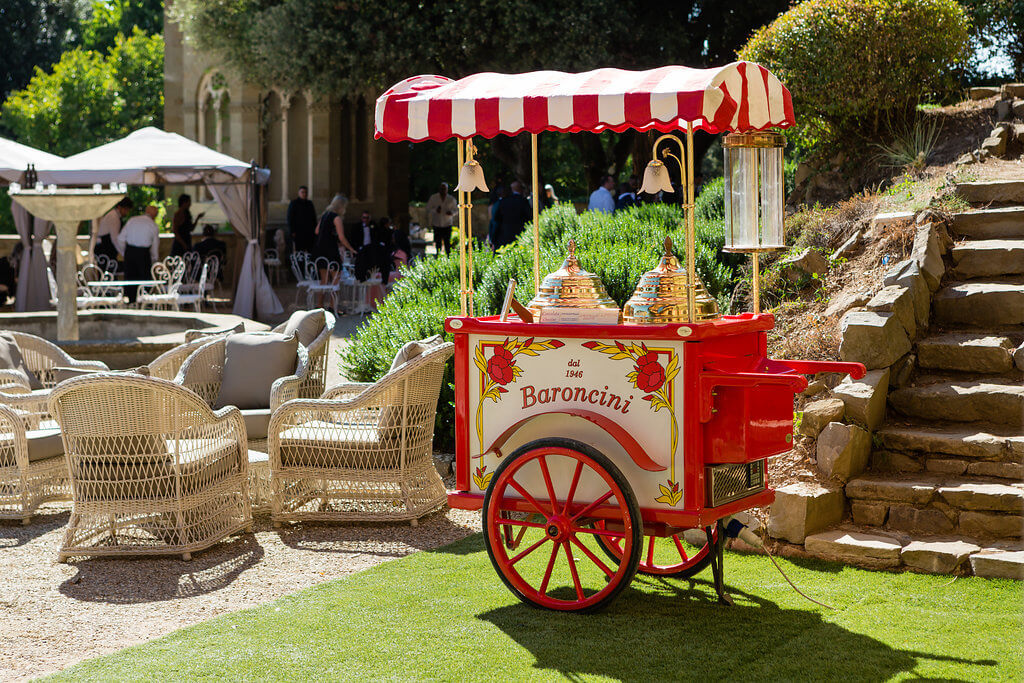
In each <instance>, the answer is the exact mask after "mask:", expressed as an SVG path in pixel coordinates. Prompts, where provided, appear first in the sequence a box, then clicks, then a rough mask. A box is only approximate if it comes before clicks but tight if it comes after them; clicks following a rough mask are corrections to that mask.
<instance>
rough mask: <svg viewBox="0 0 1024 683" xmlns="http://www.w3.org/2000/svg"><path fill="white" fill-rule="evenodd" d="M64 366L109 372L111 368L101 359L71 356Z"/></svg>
mask: <svg viewBox="0 0 1024 683" xmlns="http://www.w3.org/2000/svg"><path fill="white" fill-rule="evenodd" d="M62 367H65V368H76V369H78V370H99V371H101V372H108V371H109V370H110V368H109V367H108V366H107V364H106V363H104V362H103V361H101V360H75V359H74V358H70V359H69V360H68V361H67V362H66V363H65V364H64V365H63V366H62Z"/></svg>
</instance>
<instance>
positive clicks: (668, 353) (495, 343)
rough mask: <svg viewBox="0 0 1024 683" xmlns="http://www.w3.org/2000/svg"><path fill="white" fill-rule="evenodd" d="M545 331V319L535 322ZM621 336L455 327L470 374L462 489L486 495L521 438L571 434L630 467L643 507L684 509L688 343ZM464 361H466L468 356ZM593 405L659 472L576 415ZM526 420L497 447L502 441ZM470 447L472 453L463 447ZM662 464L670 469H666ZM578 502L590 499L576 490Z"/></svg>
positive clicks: (463, 392)
mask: <svg viewBox="0 0 1024 683" xmlns="http://www.w3.org/2000/svg"><path fill="white" fill-rule="evenodd" d="M533 329H534V331H535V332H537V333H542V332H544V331H545V330H544V328H543V327H539V326H538V327H535V328H533ZM627 334H628V336H625V335H624V336H623V338H620V339H614V340H607V339H601V340H598V339H592V338H588V337H569V336H565V335H563V336H561V337H560V338H552V337H547V336H543V335H542V334H537V336H535V337H525V338H524V337H522V336H498V335H488V334H469V335H461V334H457V335H456V336H457V337H466V338H468V344H467V345H466V348H465V350H464V351H463V353H464V355H465V356H466V357H467V358H468V363H466V364H465V367H466V368H467V369H466V373H467V375H468V377H467V380H466V381H465V382H460V383H457V385H456V392H457V395H459V396H461V397H462V403H461V405H464V406H465V410H459V411H458V413H457V420H458V421H459V422H460V425H461V426H460V428H459V430H457V432H458V434H460V435H461V434H463V433H466V432H468V437H466V438H468V444H466V441H465V440H464V439H463V438H462V437H460V438H459V446H460V447H461V449H462V450H460V451H459V453H458V456H459V464H458V469H459V471H460V472H466V474H467V475H468V486H466V487H465V488H463V486H462V482H461V480H460V482H459V483H460V486H459V488H460V490H463V491H467V492H470V493H482V492H483V491H485V490H486V488H487V486H488V484H489V483H490V480H491V478H492V477H493V473H494V470H495V469H496V467H497V466H498V464H500V462H501V458H503V457H506V456H507V455H508V454H509V453H511V452H513V451H514V450H515V448H517V447H518V446H520V445H522V444H524V443H528V442H529V441H532V440H535V439H539V438H545V437H558V436H563V437H569V438H575V439H578V440H581V441H583V442H585V443H589V444H591V445H593V446H594V447H595V448H597V449H598V450H600V451H602V452H603V453H605V455H608V456H609V457H610V458H612V460H613V461H614V462H615V463H616V465H618V466H619V467H620V469H622V470H623V474H625V475H626V477H627V479H628V480H629V482H630V484H631V486H632V487H633V489H634V492H635V493H636V495H637V498H638V500H639V502H640V504H641V506H642V507H665V508H668V509H678V510H681V509H683V508H684V507H687V508H689V507H691V501H690V500H688V499H686V498H685V496H684V487H683V482H682V477H683V457H682V454H683V442H684V439H685V434H684V429H683V425H684V423H683V411H684V399H685V397H684V395H683V394H684V393H685V392H684V386H685V382H684V381H683V372H682V369H683V366H684V348H685V346H686V344H685V343H684V342H683V341H682V340H679V341H675V340H672V341H669V340H648V341H645V340H643V339H642V338H640V337H641V335H638V334H636V333H635V332H633V331H632V330H630V331H629V332H628V333H627ZM460 366H462V363H460ZM582 411H586V412H592V413H598V414H600V415H601V416H603V417H605V418H607V419H608V420H611V421H613V422H614V423H615V424H617V425H619V426H621V427H622V428H623V429H624V430H626V431H627V432H628V433H629V434H630V435H631V436H632V437H633V438H634V439H636V441H637V442H638V443H639V445H640V446H641V448H642V449H643V451H644V452H645V453H646V454H647V456H648V457H649V459H650V460H652V461H654V463H656V464H657V465H658V466H659V467H658V469H659V470H660V471H649V470H645V469H643V468H641V467H639V466H638V465H637V464H636V463H635V462H634V461H633V459H632V458H631V457H630V456H629V454H628V453H627V452H626V451H625V449H624V448H623V447H622V445H621V444H620V443H619V442H617V441H616V440H615V439H614V438H612V437H611V435H609V434H608V433H607V432H606V431H604V430H603V429H601V428H600V427H599V426H598V425H596V424H594V423H593V422H591V421H588V420H585V419H581V418H579V417H573V416H571V415H568V414H555V415H545V414H547V413H572V412H582ZM524 418H535V419H530V420H528V421H527V422H526V423H525V424H524V425H523V426H522V427H520V428H519V429H518V430H515V431H514V433H513V434H512V435H511V436H510V437H508V439H507V441H505V442H504V443H503V444H501V445H500V447H499V448H498V452H494V450H493V446H494V444H495V442H496V441H498V440H499V439H500V438H501V437H504V436H505V432H506V431H507V430H509V428H510V427H512V426H514V425H515V424H516V423H518V422H520V421H522V420H523V419H524ZM464 453H465V454H468V457H467V456H465V455H464ZM662 468H663V469H662ZM569 479H571V473H569V475H568V477H567V481H568V480H569ZM577 499H578V500H582V499H581V498H579V497H578V496H577Z"/></svg>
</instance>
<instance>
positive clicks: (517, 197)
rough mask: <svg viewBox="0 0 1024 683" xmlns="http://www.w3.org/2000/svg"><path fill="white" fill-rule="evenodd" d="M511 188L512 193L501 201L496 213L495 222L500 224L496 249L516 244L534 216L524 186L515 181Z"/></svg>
mask: <svg viewBox="0 0 1024 683" xmlns="http://www.w3.org/2000/svg"><path fill="white" fill-rule="evenodd" d="M510 188H511V190H512V193H511V194H510V195H508V196H507V197H505V198H504V199H502V200H501V203H500V204H498V210H497V211H495V212H494V220H495V222H497V224H498V231H497V242H496V244H495V246H494V248H495V249H498V248H500V247H503V246H505V245H506V244H511V243H512V242H514V241H515V239H516V237H518V236H519V233H521V232H522V231H523V227H524V226H525V225H526V223H527V221H529V220H530V218H531V217H532V216H533V207H532V206H530V202H528V201H526V197H524V196H523V184H522V183H521V182H519V181H518V180H513V181H512V185H511V186H510Z"/></svg>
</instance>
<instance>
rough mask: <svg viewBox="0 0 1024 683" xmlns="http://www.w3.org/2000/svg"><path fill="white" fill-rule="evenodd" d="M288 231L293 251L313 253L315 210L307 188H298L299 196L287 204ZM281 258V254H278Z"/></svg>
mask: <svg viewBox="0 0 1024 683" xmlns="http://www.w3.org/2000/svg"><path fill="white" fill-rule="evenodd" d="M288 230H289V231H290V232H291V234H292V248H293V249H295V251H306V252H310V253H312V252H313V249H314V247H315V245H316V240H315V239H314V237H315V235H314V233H315V232H316V209H315V208H314V207H313V202H312V201H310V199H309V188H308V187H306V186H305V185H303V186H301V187H299V196H298V197H296V198H295V199H293V200H292V201H291V202H289V204H288ZM279 256H282V254H279Z"/></svg>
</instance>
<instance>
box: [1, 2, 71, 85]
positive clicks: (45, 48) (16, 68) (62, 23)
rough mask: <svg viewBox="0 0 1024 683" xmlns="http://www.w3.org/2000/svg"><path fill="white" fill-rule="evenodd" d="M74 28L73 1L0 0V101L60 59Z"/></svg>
mask: <svg viewBox="0 0 1024 683" xmlns="http://www.w3.org/2000/svg"><path fill="white" fill-rule="evenodd" d="M76 28H77V18H76V16H75V3H74V0H0V45H2V46H3V49H2V50H0V99H3V98H4V97H6V96H7V94H8V93H9V92H11V91H13V90H17V89H18V88H21V87H24V85H25V84H26V83H28V81H29V79H30V78H32V74H33V71H34V69H35V68H36V67H37V66H43V67H48V66H49V65H51V64H53V63H54V62H56V61H57V60H58V59H60V55H61V53H62V52H63V51H64V46H65V44H66V42H67V41H69V40H71V39H73V37H74V31H75V29H76Z"/></svg>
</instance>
